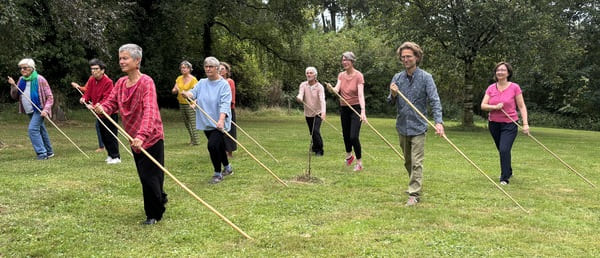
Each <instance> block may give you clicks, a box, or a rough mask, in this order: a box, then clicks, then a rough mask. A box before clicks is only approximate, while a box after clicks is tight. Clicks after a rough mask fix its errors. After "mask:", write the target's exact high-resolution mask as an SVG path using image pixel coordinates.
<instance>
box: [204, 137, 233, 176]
mask: <svg viewBox="0 0 600 258" xmlns="http://www.w3.org/2000/svg"><path fill="white" fill-rule="evenodd" d="M204 135H206V139H208V143H207V144H206V146H207V147H208V153H209V154H210V161H211V162H212V164H213V168H214V169H215V172H221V164H223V166H227V165H229V160H228V159H227V153H225V140H224V138H225V137H227V136H225V134H224V133H223V132H221V131H219V130H210V131H204Z"/></svg>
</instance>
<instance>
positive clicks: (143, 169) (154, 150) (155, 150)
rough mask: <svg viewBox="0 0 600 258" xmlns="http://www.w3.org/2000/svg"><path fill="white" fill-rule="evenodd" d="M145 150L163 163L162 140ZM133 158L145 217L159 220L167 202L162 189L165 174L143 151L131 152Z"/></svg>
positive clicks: (163, 145) (163, 149)
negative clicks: (140, 187)
mask: <svg viewBox="0 0 600 258" xmlns="http://www.w3.org/2000/svg"><path fill="white" fill-rule="evenodd" d="M146 152H148V153H149V154H150V156H152V157H153V158H154V159H156V161H158V163H160V164H161V165H162V166H164V165H165V144H164V142H163V140H159V141H158V142H156V143H155V144H154V145H152V146H151V147H149V148H148V149H146ZM133 159H134V160H135V166H136V168H137V172H138V176H139V177H140V182H141V183H142V192H143V194H144V211H145V212H146V218H147V219H156V220H161V219H162V216H163V213H164V212H165V210H166V208H165V203H166V202H167V194H166V193H165V192H164V190H163V184H164V181H165V175H164V174H163V171H162V170H161V169H160V168H159V167H158V166H157V165H156V164H154V162H152V160H150V159H149V158H148V157H147V156H146V155H144V153H141V152H140V153H136V152H133Z"/></svg>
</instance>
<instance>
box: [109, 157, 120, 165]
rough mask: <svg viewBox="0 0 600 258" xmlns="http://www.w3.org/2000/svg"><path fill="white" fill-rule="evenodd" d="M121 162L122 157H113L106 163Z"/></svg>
mask: <svg viewBox="0 0 600 258" xmlns="http://www.w3.org/2000/svg"><path fill="white" fill-rule="evenodd" d="M119 163H121V159H120V158H114V159H113V158H111V159H109V160H108V161H107V162H106V164H119Z"/></svg>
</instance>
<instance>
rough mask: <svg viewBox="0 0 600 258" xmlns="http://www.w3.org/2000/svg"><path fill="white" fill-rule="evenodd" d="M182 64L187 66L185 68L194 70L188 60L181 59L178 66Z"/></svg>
mask: <svg viewBox="0 0 600 258" xmlns="http://www.w3.org/2000/svg"><path fill="white" fill-rule="evenodd" d="M182 65H185V66H187V68H190V71H193V70H194V68H192V63H190V62H189V61H188V60H183V61H181V63H180V64H179V67H181V66H182Z"/></svg>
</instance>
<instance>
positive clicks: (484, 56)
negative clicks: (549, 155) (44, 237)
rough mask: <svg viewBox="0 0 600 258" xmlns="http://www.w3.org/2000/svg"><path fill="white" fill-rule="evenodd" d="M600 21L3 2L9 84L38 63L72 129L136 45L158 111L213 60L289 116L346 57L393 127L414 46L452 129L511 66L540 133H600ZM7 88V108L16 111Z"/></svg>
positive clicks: (483, 4)
mask: <svg viewBox="0 0 600 258" xmlns="http://www.w3.org/2000/svg"><path fill="white" fill-rule="evenodd" d="M332 17H333V19H332ZM599 18H600V1H597V0H595V1H594V0H586V1H583V0H582V1H579V0H570V1H549V0H539V1H526V0H498V1H468V0H465V1H452V0H449V1H439V0H422V1H421V0H412V1H391V0H294V1H289V0H277V1H276V0H271V1H268V0H247V1H241V0H229V1H215V0H186V1H182V0H169V1H141V0H138V1H133V0H104V1H91V0H48V1H46V0H0V35H2V36H1V37H0V76H1V77H2V80H5V79H6V77H7V76H12V77H13V78H15V79H16V78H17V77H18V76H19V73H18V70H17V63H18V61H19V60H20V59H22V58H26V57H31V58H33V59H34V60H35V61H36V64H37V70H38V71H39V72H40V74H41V75H43V76H45V77H46V78H47V79H48V81H49V82H50V85H51V87H52V90H53V93H54V94H55V98H56V102H55V103H57V104H56V105H55V109H57V110H56V111H62V112H58V113H59V114H61V115H60V116H57V117H56V118H55V119H68V111H69V110H70V109H73V108H81V106H80V105H78V103H77V100H78V99H79V95H78V94H79V93H77V92H76V91H74V90H73V89H72V88H71V87H70V86H69V85H70V82H72V81H75V82H78V83H81V84H83V83H85V81H86V80H87V78H88V76H89V66H88V64H87V62H88V60H89V59H91V58H100V59H102V60H104V61H105V62H106V63H107V66H108V67H107V74H108V75H109V76H110V77H111V78H112V79H113V80H115V81H116V79H118V77H120V76H122V75H123V74H122V73H121V72H120V69H119V66H118V48H119V46H121V45H122V44H125V43H136V44H138V45H140V46H141V47H142V48H143V49H144V56H143V62H142V68H141V70H142V72H143V73H146V74H148V75H150V76H151V77H152V78H153V79H154V81H155V83H156V86H157V91H158V96H159V97H158V98H159V99H158V101H159V105H160V106H161V108H176V107H177V102H176V99H175V98H174V96H173V95H172V94H171V93H170V89H171V88H172V86H173V84H174V81H175V78H176V77H177V76H178V75H179V69H178V65H179V63H180V62H181V61H182V60H189V61H191V62H192V64H193V65H194V68H195V70H194V71H193V72H192V73H193V74H194V75H195V76H196V77H198V78H201V77H204V74H203V69H202V61H203V59H204V58H205V57H207V56H215V57H217V58H218V59H219V60H221V61H226V62H229V63H230V64H232V66H233V69H232V70H233V75H232V77H233V79H234V80H235V81H236V84H237V103H236V106H238V107H245V108H251V109H257V108H261V107H289V106H290V105H291V101H292V97H293V96H295V95H296V94H297V88H298V85H299V84H300V82H302V81H304V80H305V76H304V69H305V68H306V67H307V66H315V67H316V68H317V69H318V73H319V75H318V79H319V80H320V81H321V82H331V83H335V81H336V78H337V74H338V73H339V72H340V71H341V65H340V57H341V54H342V53H343V52H345V51H353V52H354V53H355V54H356V56H357V62H356V63H355V67H356V68H357V69H358V70H359V71H361V72H362V73H363V74H364V77H365V94H366V102H367V114H368V115H370V116H386V117H392V116H393V115H394V112H395V110H394V108H392V107H390V106H389V105H388V104H387V103H386V102H385V97H386V96H387V94H388V85H389V82H390V80H391V78H392V76H393V75H394V74H395V73H397V72H400V71H402V66H401V64H400V63H399V62H398V59H397V57H396V54H395V50H396V48H397V47H398V46H399V45H400V44H401V43H402V42H404V41H414V42H416V43H418V44H420V45H421V46H422V48H423V49H424V52H425V57H424V60H423V62H422V63H421V68H423V69H424V70H426V71H428V72H430V73H431V74H433V76H434V79H435V81H436V84H437V87H438V91H439V93H440V97H441V99H442V104H443V107H444V117H445V120H456V121H460V123H461V124H462V125H463V126H465V127H470V126H473V125H474V121H477V120H481V119H483V118H482V116H484V115H485V114H483V113H482V111H481V110H480V109H479V103H480V101H481V98H482V97H483V94H484V93H485V89H486V88H487V86H488V85H489V84H491V83H492V82H493V81H492V76H493V74H492V70H493V68H494V65H495V64H496V63H497V62H499V61H508V62H510V63H511V64H512V65H513V67H514V72H515V73H514V76H513V81H514V82H516V83H518V84H520V86H521V88H522V89H523V92H524V97H525V101H526V104H527V107H528V110H529V112H530V124H532V126H541V125H543V126H552V127H563V128H577V129H586V130H600V113H598V112H597V109H598V108H597V107H598V106H599V104H600V80H598V79H599V77H600V66H599V65H600V51H599V48H600V36H599V35H600V34H599V33H598V32H599V30H600V25H599V24H600V22H599V21H598V19H599ZM1 84H4V86H5V87H0V103H14V101H13V100H11V99H10V97H9V94H8V92H9V87H8V84H7V83H5V82H2V83H0V85H1ZM336 105H337V104H336V101H335V97H334V96H331V95H330V96H328V106H329V107H330V108H333V107H335V106H336ZM2 106H3V107H7V105H2Z"/></svg>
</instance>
